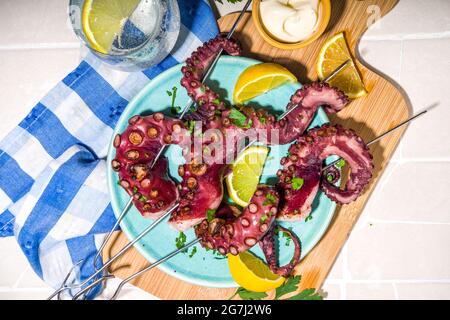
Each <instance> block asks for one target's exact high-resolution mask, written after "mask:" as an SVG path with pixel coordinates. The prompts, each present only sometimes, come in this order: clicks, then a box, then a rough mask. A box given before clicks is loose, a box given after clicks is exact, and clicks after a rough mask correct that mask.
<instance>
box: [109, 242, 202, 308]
mask: <svg viewBox="0 0 450 320" xmlns="http://www.w3.org/2000/svg"><path fill="white" fill-rule="evenodd" d="M199 241H200V240H199V239H195V240H192V241H191V242H189V243H188V244H186V245H185V246H183V247H181V248H179V249H177V250H174V251H172V252H171V253H169V254H168V255H167V256H165V257H163V258H161V259H159V260H158V261H155V262H154V263H152V264H150V265H149V266H148V267H146V268H144V269H142V270H140V271H138V272H136V273H134V274H132V275H131V276H129V277H128V278H126V279H124V280H123V281H122V282H121V283H120V284H119V286H118V287H117V289H116V291H115V292H114V295H113V296H112V297H111V300H115V299H116V298H117V297H118V296H119V293H120V291H121V290H122V288H123V286H124V285H125V284H126V283H128V282H130V281H131V280H133V279H134V278H136V277H139V276H140V275H141V274H143V273H145V272H147V271H150V270H151V269H153V268H154V267H157V266H159V265H160V264H161V263H164V262H166V261H167V260H169V259H170V258H172V257H174V256H176V255H177V254H179V253H180V252H182V251H184V250H186V249H188V248H190V247H192V246H193V245H194V244H196V243H198V242H199Z"/></svg>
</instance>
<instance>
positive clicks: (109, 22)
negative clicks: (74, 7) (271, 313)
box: [81, 0, 140, 54]
mask: <svg viewBox="0 0 450 320" xmlns="http://www.w3.org/2000/svg"><path fill="white" fill-rule="evenodd" d="M139 2H140V0H86V1H85V3H84V5H83V12H82V16H81V24H82V27H83V32H84V34H85V36H86V39H87V41H88V42H89V44H90V45H91V46H92V48H93V49H95V50H97V51H98V52H101V53H104V54H106V53H108V52H109V51H110V50H111V47H112V44H113V42H114V40H115V39H116V38H117V37H119V36H120V33H121V31H122V29H123V26H124V25H125V23H126V22H127V20H128V18H129V17H130V15H131V14H132V13H133V11H134V10H135V9H136V7H137V5H138V4H139Z"/></svg>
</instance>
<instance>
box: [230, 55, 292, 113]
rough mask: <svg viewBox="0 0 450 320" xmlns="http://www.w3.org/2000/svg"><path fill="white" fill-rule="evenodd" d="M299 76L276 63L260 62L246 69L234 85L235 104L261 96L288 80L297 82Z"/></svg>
mask: <svg viewBox="0 0 450 320" xmlns="http://www.w3.org/2000/svg"><path fill="white" fill-rule="evenodd" d="M296 81H297V78H296V77H295V76H294V75H293V74H292V73H291V72H290V71H289V70H288V69H286V68H285V67H283V66H280V65H279V64H276V63H260V64H255V65H253V66H250V67H248V68H247V69H245V70H244V71H243V72H242V73H241V74H240V75H239V78H238V80H237V82H236V85H235V87H234V93H233V100H234V103H235V104H239V103H242V102H244V101H247V100H250V99H252V98H254V97H256V96H259V95H261V94H263V93H265V92H267V91H269V90H272V89H274V88H276V87H279V86H281V85H282V84H284V83H286V82H296Z"/></svg>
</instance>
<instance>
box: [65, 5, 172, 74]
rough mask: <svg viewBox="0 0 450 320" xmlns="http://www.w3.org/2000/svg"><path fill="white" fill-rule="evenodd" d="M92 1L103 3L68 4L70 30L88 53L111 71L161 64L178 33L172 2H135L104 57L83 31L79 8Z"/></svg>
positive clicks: (141, 68)
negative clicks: (97, 58) (109, 66)
mask: <svg viewBox="0 0 450 320" xmlns="http://www.w3.org/2000/svg"><path fill="white" fill-rule="evenodd" d="M92 1H93V2H95V1H105V0H70V4H69V17H70V21H71V24H72V28H73V30H74V32H75V34H76V35H77V37H78V38H79V39H80V40H81V42H82V43H83V44H84V45H85V46H86V47H87V48H88V49H89V50H90V51H91V52H93V53H94V54H95V55H96V56H97V57H99V58H100V59H101V60H103V61H105V62H106V63H108V64H109V65H111V66H112V67H113V68H116V69H119V70H124V71H137V70H143V69H146V68H148V67H151V66H153V65H155V64H158V63H159V62H161V61H162V60H163V59H164V58H165V57H166V56H167V55H168V54H169V53H170V51H171V50H172V49H173V47H174V45H175V42H176V41H177V38H178V34H179V31H180V12H179V8H178V4H177V1H176V0H141V1H139V2H138V4H137V6H136V7H135V9H134V11H133V12H132V13H131V14H130V15H129V17H126V21H125V22H124V23H123V27H122V29H121V30H120V32H119V34H117V36H116V38H115V39H114V41H113V43H112V46H111V48H110V49H109V50H108V51H107V52H106V53H105V52H100V51H99V50H98V49H96V48H95V45H92V43H91V41H90V40H89V37H87V36H86V34H85V30H84V28H83V7H84V6H85V5H86V3H87V2H89V3H92ZM106 32H107V31H106Z"/></svg>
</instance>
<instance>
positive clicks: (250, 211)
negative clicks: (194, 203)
mask: <svg viewBox="0 0 450 320" xmlns="http://www.w3.org/2000/svg"><path fill="white" fill-rule="evenodd" d="M278 201H279V196H278V193H277V192H276V190H275V189H274V188H272V187H269V186H265V185H260V186H258V188H257V190H256V192H255V194H254V195H253V197H252V199H251V200H250V204H249V205H248V206H247V207H246V208H245V209H244V210H243V211H242V213H241V214H239V213H238V216H237V217H236V216H234V215H231V216H230V215H228V216H225V217H224V216H223V215H222V216H220V215H216V217H215V218H214V219H212V220H211V221H208V220H203V221H202V222H201V223H200V224H199V225H198V226H196V228H195V233H196V235H197V237H198V238H199V239H200V243H201V245H202V246H203V247H205V248H208V249H215V250H217V251H218V252H219V253H220V254H222V255H225V254H227V253H231V254H233V255H237V254H239V253H241V252H244V251H246V250H248V249H250V248H251V247H253V246H254V245H255V244H257V243H258V242H259V241H260V240H261V238H262V237H263V236H264V235H265V234H266V233H267V232H268V231H269V230H271V227H272V225H273V223H274V221H275V217H276V214H277V208H278Z"/></svg>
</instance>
